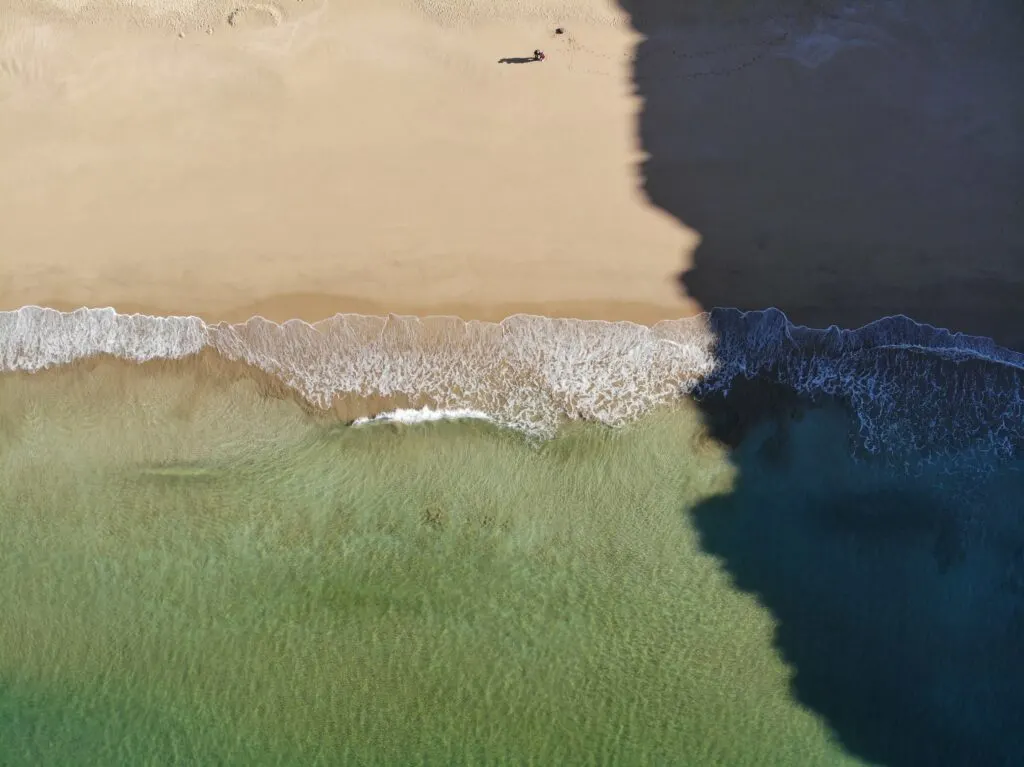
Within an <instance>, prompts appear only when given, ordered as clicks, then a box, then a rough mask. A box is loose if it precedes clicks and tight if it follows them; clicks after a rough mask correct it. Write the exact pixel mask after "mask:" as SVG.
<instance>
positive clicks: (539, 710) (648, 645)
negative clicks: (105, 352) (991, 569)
mask: <svg viewBox="0 0 1024 767" xmlns="http://www.w3.org/2000/svg"><path fill="white" fill-rule="evenodd" d="M0 402H2V403H3V415H2V418H0V476H2V479H3V481H2V482H0V531H2V532H0V541H2V547H3V552H4V556H3V559H2V567H0V593H3V594H5V595H7V598H6V600H5V619H4V620H3V621H0V753H2V754H5V755H7V756H5V757H4V758H5V760H6V761H4V763H10V764H33V765H44V764H54V765H58V764H59V765H66V764H104V765H113V764H131V765H143V764H154V765H157V764H159V765H162V764H239V765H258V764H332V765H333V764H386V765H402V764H444V765H455V764H467V765H468V764H537V765H555V764H559V765H561V764H565V765H570V764H631V765H633V764H635V765H641V764H659V765H667V764H683V765H686V764H700V765H759V766H760V765H826V764H828V765H833V764H834V765H838V764H859V763H862V762H859V761H857V760H856V759H855V758H854V757H853V756H850V755H849V753H848V751H847V750H846V749H844V748H843V747H842V746H841V745H840V744H839V743H838V742H836V741H835V740H834V739H833V737H832V735H831V734H830V730H829V727H828V726H827V725H826V724H825V723H824V721H823V719H822V718H821V717H819V715H818V714H817V713H816V712H814V711H812V710H809V709H808V708H806V707H805V706H804V705H802V704H801V703H800V702H798V701H797V700H796V697H797V696H795V695H794V692H793V688H792V685H791V677H792V673H793V672H792V670H791V669H790V667H789V666H787V663H786V662H784V660H783V658H782V654H783V653H780V652H779V651H778V650H777V649H776V646H775V642H776V627H777V617H775V616H773V612H772V610H770V609H769V607H768V606H766V605H765V604H763V603H762V601H763V600H762V599H760V598H759V597H758V596H757V595H755V594H752V593H748V591H743V590H740V589H739V588H737V587H736V585H734V577H735V576H734V575H733V574H730V572H729V571H727V569H726V567H725V564H726V562H725V560H727V559H728V555H727V554H723V557H724V559H723V558H720V557H719V556H715V554H714V553H709V549H710V550H711V551H712V552H713V551H714V548H715V547H714V546H713V545H712V546H709V538H708V536H709V535H710V536H711V539H710V540H711V543H714V532H713V531H714V530H715V529H716V528H715V525H714V524H712V525H711V527H708V526H707V525H706V524H705V525H699V524H698V523H697V521H696V520H697V513H699V514H701V515H707V514H718V515H719V519H720V521H721V523H722V524H724V525H726V527H729V526H730V525H732V527H731V528H730V529H733V530H734V532H733V533H732V534H733V535H743V534H744V533H737V532H736V530H738V529H740V528H736V526H735V524H736V517H735V515H736V514H737V513H740V512H737V510H736V507H735V505H734V502H733V501H727V500H725V499H730V498H736V497H741V498H743V499H744V500H743V501H742V503H745V504H747V506H746V507H745V508H747V509H748V510H749V509H755V508H756V507H757V506H758V505H759V504H763V505H770V504H771V503H772V500H771V499H772V498H773V497H778V493H776V490H779V492H781V490H780V489H779V488H775V489H773V487H772V482H773V481H774V482H778V483H781V485H780V487H782V486H787V483H791V482H792V481H794V480H793V479H792V478H793V477H804V478H805V486H804V490H803V491H802V492H803V497H811V496H813V494H814V493H815V492H819V491H824V490H825V489H827V488H831V489H835V488H836V487H838V486H843V483H846V484H848V485H850V486H851V487H852V486H856V487H861V488H863V487H865V486H867V485H866V483H870V481H872V480H871V479H870V477H869V476H868V474H866V473H864V472H867V470H866V469H855V468H854V467H853V466H852V464H850V463H849V461H848V459H847V458H846V454H845V452H844V451H845V442H844V439H843V438H842V435H843V429H844V428H845V425H843V424H840V423H838V422H837V421H836V419H835V417H834V416H831V415H829V414H827V413H820V414H812V415H811V416H808V417H807V418H805V419H804V420H803V421H801V422H800V423H798V424H795V425H794V428H793V433H792V435H791V437H790V444H789V445H788V447H787V448H786V451H787V453H786V455H787V457H786V459H785V467H784V468H779V466H780V464H779V463H778V458H777V456H776V457H774V458H773V457H772V455H770V454H766V453H765V452H764V451H765V449H766V448H765V447H764V446H763V445H762V447H761V448H758V450H760V452H756V451H755V452H756V454H757V455H759V456H762V457H763V458H764V461H765V466H768V467H771V466H775V467H776V468H775V469H770V468H769V469H766V472H769V473H766V475H765V477H763V478H762V480H761V481H759V483H758V487H759V488H761V489H760V490H759V491H757V492H756V493H754V494H753V495H750V494H747V495H742V494H740V496H737V493H738V488H737V486H736V483H737V481H738V479H737V469H736V467H735V466H734V462H733V461H731V460H730V459H729V457H728V456H727V455H726V454H725V453H724V452H723V450H722V449H721V448H720V447H718V446H717V444H716V443H713V442H711V441H710V440H708V439H706V438H705V437H704V436H703V433H702V428H701V425H700V423H701V421H700V418H699V416H698V414H697V413H696V411H695V409H694V408H692V407H689V406H684V407H680V408H678V409H676V410H674V411H664V412H660V413H656V414H653V415H652V416H650V417H648V418H646V419H645V420H643V421H641V422H639V423H637V424H635V425H633V426H631V427H628V428H625V429H622V430H617V431H611V430H608V429H605V428H601V427H595V426H579V427H575V428H570V429H568V430H566V432H565V433H564V434H563V435H562V436H561V437H560V438H558V439H556V440H554V441H552V442H548V443H545V444H543V445H540V446H538V445H532V444H530V443H529V442H528V441H527V440H525V439H524V438H523V437H521V436H520V435H518V434H516V433H512V432H506V431H501V430H498V429H496V428H493V427H491V426H489V425H487V424H481V423H439V424H426V425H420V426H415V427H401V426H392V425H371V426H368V427H360V428H346V427H343V426H340V425H337V424H330V423H323V422H317V421H314V420H313V419H311V418H310V417H308V416H307V415H305V414H303V413H302V411H301V410H300V409H299V408H298V407H296V406H295V405H294V404H292V403H289V402H285V401H279V400H273V399H263V398H261V397H260V396H259V395H258V393H257V392H256V390H255V388H254V387H252V386H250V385H249V384H245V383H236V384H233V385H231V386H229V387H226V386H221V387H219V388H213V387H211V386H210V385H209V384H207V383H206V382H203V381H202V380H201V379H199V378H196V377H194V376H190V375H188V374H187V373H182V374H181V375H171V374H161V375H158V376H145V375H142V374H131V375H128V376H127V377H125V376H124V374H123V370H121V369H120V368H118V366H115V365H111V366H110V369H109V370H104V369H102V368H101V369H99V370H98V371H94V372H93V373H92V374H90V375H88V376H84V375H75V374H71V373H69V374H67V375H61V374H59V373H54V374H46V375H43V376H38V377H35V378H32V377H18V378H15V377H8V378H4V379H0ZM769 447H770V445H769ZM811 465H813V466H814V467H816V468H815V469H814V470H813V471H808V470H807V469H808V467H809V466H811ZM771 471H774V472H775V474H774V475H770V473H771ZM857 471H860V472H861V473H860V474H857V473H856V472H857ZM772 476H774V479H772ZM872 476H873V475H872ZM879 481H881V480H879ZM773 493H775V495H773ZM716 498H717V499H718V501H716V500H715V499H716ZM716 503H721V504H724V505H723V506H722V508H718V509H716V506H715V504H716ZM730 504H732V505H730ZM697 509H701V511H699V512H696V511H695V510H697ZM743 513H749V512H743ZM730 515H731V516H730ZM730 520H732V521H730ZM745 525H747V523H746V522H743V523H742V524H741V527H743V526H745ZM745 529H746V530H747V531H748V532H747V533H746V534H748V535H750V534H754V535H760V536H762V537H765V538H769V539H770V538H771V535H772V533H771V532H770V530H767V529H766V528H763V527H762V528H758V527H757V526H746V528H745ZM772 529H774V528H772ZM792 540H797V538H793V539H792ZM808 540H809V539H808ZM844 540H845V539H844ZM854 545H855V544H852V543H850V544H848V543H839V544H836V546H838V547H839V548H834V549H832V550H828V549H826V550H825V551H826V552H827V554H828V556H838V554H837V553H836V552H840V551H841V552H845V553H846V554H847V555H849V556H861V554H863V551H861V550H859V549H858V550H857V551H860V554H858V553H857V551H855V550H854V549H853V548H850V547H851V546H854ZM856 545H861V544H856ZM900 545H901V546H903V547H904V552H903V554H901V555H900V557H901V558H902V557H904V555H905V554H906V552H909V554H908V555H907V556H910V557H911V559H909V560H906V561H908V562H910V563H911V564H908V565H907V567H908V568H909V567H911V565H914V564H915V563H916V564H921V562H923V561H924V560H925V558H926V557H927V556H930V553H929V552H930V546H931V544H930V543H928V542H925V543H922V544H920V545H918V543H917V542H915V541H913V540H911V541H909V542H908V541H906V540H904V541H903V542H902V543H900ZM783 554H784V552H783V551H782V549H779V550H778V551H776V552H775V553H774V554H768V555H765V556H766V558H762V560H757V558H756V557H755V558H754V559H753V560H752V561H753V562H754V564H755V565H756V564H757V562H758V561H759V562H760V566H762V567H767V568H768V569H773V568H774V564H773V563H775V564H778V565H779V568H778V570H779V572H780V573H781V574H782V575H781V576H780V577H782V578H785V577H786V573H787V572H789V573H790V575H792V572H791V571H792V566H787V565H786V561H785V560H784V559H783ZM871 556H875V557H876V558H877V557H881V558H882V559H885V557H887V556H889V555H888V554H886V553H885V551H883V552H882V553H881V554H878V553H877V552H876V553H875V554H872V555H871ZM914 558H916V559H914ZM890 559H891V560H892V561H896V559H895V558H893V557H890ZM918 560H921V562H919V561H918ZM872 561H874V560H872ZM886 561H889V560H886ZM901 561H903V560H902V559H901ZM876 564H877V563H876ZM787 567H789V569H788V570H787ZM921 567H922V570H921V571H922V572H924V573H926V575H924V576H921V578H920V579H918V580H920V581H921V582H922V583H925V585H928V586H929V587H934V583H933V579H934V578H936V577H938V576H936V575H934V568H933V567H932V568H931V569H929V567H928V566H927V565H926V564H921ZM915 577H916V576H915ZM794 578H795V580H797V581H799V580H800V578H799V576H794ZM922 579H923V580H922ZM949 583H950V584H951V585H949V586H948V588H949V589H954V590H955V589H956V588H958V586H956V582H955V581H950V582H949ZM740 585H741V586H744V588H746V589H748V590H749V591H753V592H756V591H757V589H756V588H754V589H751V588H750V587H749V585H747V584H743V583H741V584H740ZM918 585H920V584H918ZM943 588H947V587H943ZM819 596H822V595H819ZM954 597H955V595H954ZM954 597H951V596H950V595H949V594H945V592H943V596H942V598H943V599H948V598H954ZM769 601H770V600H769ZM954 601H955V600H954ZM922 609H924V608H922ZM854 613H856V611H854ZM927 615H930V613H927ZM927 615H925V617H924V618H921V616H917V618H916V619H917V620H926V621H927ZM948 622H950V623H952V624H955V623H956V620H955V619H952V618H951V619H948ZM975 649H976V648H975Z"/></svg>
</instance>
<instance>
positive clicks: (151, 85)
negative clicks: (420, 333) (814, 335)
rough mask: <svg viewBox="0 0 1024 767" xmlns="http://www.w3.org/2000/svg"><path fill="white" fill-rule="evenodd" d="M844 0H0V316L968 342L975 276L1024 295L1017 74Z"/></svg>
mask: <svg viewBox="0 0 1024 767" xmlns="http://www.w3.org/2000/svg"><path fill="white" fill-rule="evenodd" d="M993 1H994V0H993ZM851 5H853V6H857V5H865V3H847V4H841V3H835V2H827V1H825V0H820V1H819V2H811V3H809V2H798V1H797V0H792V2H783V1H782V0H777V1H776V2H774V3H769V4H766V3H760V4H758V3H753V4H751V3H741V2H719V3H711V2H705V1H704V0H691V2H683V0H680V1H679V2H669V1H668V0H661V1H660V2H658V1H656V0H655V1H652V2H642V1H641V0H622V1H621V2H617V1H616V0H515V1H512V0H507V1H506V0H346V2H340V0H277V1H276V2H269V3H248V2H244V1H243V0H88V1H87V0H14V2H13V3H12V2H7V3H4V4H3V7H2V8H0V261H2V268H0V308H3V309H13V308H17V307H19V306H22V305H27V304H40V305H49V306H54V307H57V308H65V309H66V308H74V307H77V306H81V305H88V306H108V305H112V306H114V307H115V308H117V309H118V310H120V311H142V312H147V313H154V314H157V313H159V314H198V315H200V316H202V317H204V318H206V319H210V320H225V319H226V320H242V319H245V318H247V317H248V316H251V315H252V314H262V315H264V316H267V317H269V318H271V319H276V320H284V319H287V318H290V317H299V318H303V319H307V320H316V319H319V318H322V317H325V316H329V315H332V314H334V313H335V312H338V311H355V312H364V313H385V312H399V313H415V314H428V313H458V314H460V315H462V316H465V317H467V318H469V317H474V318H480V319H500V318H501V317H504V316H507V315H508V314H512V313H515V312H520V311H525V312H531V313H544V314H550V315H555V316H579V317H587V318H606V319H632V320H636V321H641V322H651V321H654V320H657V319H660V318H667V317H679V316H684V315H688V314H691V313H694V312H697V311H700V310H701V309H702V308H705V307H710V306H711V305H723V304H726V305H736V306H740V307H741V308H763V307H765V306H769V305H777V306H780V307H782V308H784V309H786V310H787V311H788V312H790V313H791V315H793V316H795V317H796V319H798V320H801V321H807V322H813V323H824V322H826V321H839V322H842V323H844V324H849V323H851V322H854V321H867V320H869V319H873V318H874V317H877V316H881V315H882V314H886V313H893V312H895V311H906V312H907V313H910V314H912V315H915V316H918V317H920V318H921V319H925V320H931V321H937V322H940V323H943V322H944V323H946V324H950V325H956V324H957V323H958V321H959V319H960V318H962V319H963V320H964V321H963V322H962V323H960V324H962V325H963V328H958V329H966V330H982V331H991V327H990V326H994V325H995V324H996V323H997V321H998V317H996V315H995V314H993V313H992V311H990V307H991V301H989V303H988V304H986V303H985V302H986V300H988V299H985V298H984V296H982V295H981V293H982V292H984V291H983V290H981V288H979V287H978V286H983V285H985V284H991V285H996V286H997V287H998V288H999V289H1001V290H1002V293H1001V294H1000V296H1001V298H1000V301H1001V303H1000V305H999V307H997V308H998V309H999V311H1000V312H1004V313H1005V311H1006V308H1007V307H1008V306H1009V305H1010V304H1014V305H1016V299H1017V298H1018V296H1017V292H1020V291H1017V289H1016V287H1014V286H1018V287H1019V286H1024V266H1022V263H1024V259H1021V258H1018V256H1019V254H1020V253H1021V250H1020V248H1021V246H1022V244H1024V224H1022V223H1020V222H1021V221H1024V216H1018V214H1019V213H1020V212H1021V210H1022V207H1021V204H1020V201H1019V200H1018V198H1017V195H1018V193H1019V191H1020V189H1021V188H1022V186H1021V183H1020V173H1019V171H1020V169H1021V168H1022V167H1024V163H1022V162H1021V151H1020V137H1019V134H1016V133H1014V131H1013V128H1014V126H1016V125H1019V124H1020V123H1021V122H1022V121H1021V120H1020V115H1021V107H1020V100H1019V98H1017V97H1015V96H1014V95H1013V93H1014V88H1013V87H1012V78H1011V75H1008V74H1006V72H1007V71H1008V70H1006V69H1005V68H999V67H998V66H997V64H986V62H988V59H984V57H982V58H981V59H979V58H978V57H977V56H975V55H974V53H971V54H970V55H971V56H974V58H969V57H968V53H969V52H970V51H968V49H969V47H970V43H971V41H970V40H968V41H967V42H964V43H963V44H962V45H960V47H957V48H956V49H955V50H953V49H949V50H947V49H945V48H941V46H937V45H936V43H935V40H936V39H939V38H942V35H944V34H945V35H947V36H948V30H939V31H936V29H929V30H925V31H922V29H923V27H922V26H921V25H916V26H915V25H911V24H907V23H903V22H900V21H899V20H898V19H896V20H894V18H895V17H892V16H891V14H890V17H888V18H887V20H886V19H883V20H881V21H879V19H880V18H881V17H880V16H878V14H875V15H874V16H871V18H866V17H865V18H863V19H862V18H860V17H858V18H856V19H853V21H849V20H847V21H844V18H846V17H843V16H842V13H841V11H842V8H843V7H845V6H851ZM867 5H872V4H870V3H868V4H867ZM876 5H877V4H876ZM889 5H893V4H889ZM755 6H756V7H757V10H756V12H754V11H751V9H752V8H754V7H755ZM773 9H774V10H773ZM944 18H945V20H946V21H947V22H949V19H950V18H951V17H949V15H948V14H947V16H946V17H944ZM848 21H849V23H847V22H848ZM868 22H870V23H868ZM843 24H845V25H846V26H843ZM850 24H853V27H851V26H850ZM829 25H831V26H829ZM837 25H838V26H837ZM858 25H859V26H858ZM557 26H561V27H563V28H564V29H565V31H566V33H565V34H562V35H556V34H555V33H554V30H555V28H556V27H557ZM951 28H955V29H963V28H965V24H963V23H959V24H954V25H952V27H951ZM851 29H853V30H854V31H853V32H851V31H850V30H851ZM857 30H860V31H857ZM839 38H842V39H843V40H844V41H846V42H845V43H844V45H843V46H840V47H841V48H842V50H841V51H840V52H838V53H837V52H836V51H834V50H832V49H831V48H830V47H829V46H830V45H831V42H829V41H832V42H835V40H837V39H839ZM851 40H852V42H850V41H851ZM823 41H824V42H823ZM1011 42H1012V41H1011ZM538 47H539V48H542V49H544V50H545V51H546V52H547V54H548V58H547V60H546V61H545V62H543V63H528V64H513V63H508V64H503V63H499V59H501V58H505V57H511V58H515V57H525V56H529V55H530V53H531V52H532V51H533V49H534V48H538ZM977 47H979V48H980V49H983V50H985V51H991V50H993V48H992V46H987V47H986V46H977ZM832 48H835V46H832ZM826 49H827V50H826ZM1004 49H1005V50H1004ZM823 50H824V51H825V52H824V53H822V51H823ZM950 50H953V53H950V52H949V51H950ZM999 50H1000V51H1003V52H1008V53H1006V56H1009V57H1011V58H1013V56H1014V55H1015V54H1014V53H1013V50H1014V48H1013V45H1010V44H1007V45H1005V46H1003V48H1000V49H999ZM965 51H968V53H965ZM975 53H976V52H975ZM1000 55H1002V54H1000ZM943 56H945V57H946V58H945V60H946V61H947V68H946V70H947V72H957V73H960V74H958V75H957V77H959V81H957V82H953V81H952V80H950V81H949V82H947V81H946V80H942V79H941V78H937V77H935V76H931V75H927V76H926V75H925V74H924V71H925V70H924V67H925V66H926V64H927V62H928V61H930V60H931V59H936V60H938V59H942V57H943ZM929 57H930V58H929ZM957 57H960V58H957ZM965 57H967V58H965ZM989 58H992V57H991V56H990V57H989ZM1004 58H1005V57H1004ZM1018 58H1019V57H1018ZM968 60H969V61H970V62H977V61H981V62H982V63H981V64H977V65H976V66H974V68H973V69H971V68H970V67H963V66H960V62H961V61H968ZM992 60H993V61H995V59H992ZM1015 60H1016V59H1015ZM949 62H952V63H949ZM986 66H988V68H987V69H986ZM947 79H948V78H947ZM979 84H985V85H984V87H981V86H980V85H979ZM979 89H980V90H979ZM982 91H983V92H982ZM1022 92H1024V89H1022ZM837 93H838V94H849V97H845V96H844V97H841V98H840V97H836V94H837ZM947 93H952V94H954V96H950V97H948V98H947V97H946V96H944V95H943V94H947ZM972 93H973V94H975V96H972V95H971V94H972ZM979 94H980V95H979ZM972 99H973V101H972ZM1014 99H1016V100H1014ZM980 102H984V103H983V104H982V106H983V107H984V109H983V108H982V107H979V106H978V103H980ZM908 103H909V104H911V106H910V107H907V106H906V104H908ZM992 104H996V105H997V106H999V109H1001V110H1002V111H1001V112H999V113H998V114H996V115H995V116H994V117H993V116H992V115H991V114H989V112H990V111H991V110H989V112H986V111H985V109H988V106H990V105H992ZM929 110H930V111H929ZM997 111H998V110H997ZM861 119H863V124H860V123H859V122H858V121H859V120H861ZM908 120H910V122H908ZM1014 120H1016V121H1017V122H1014ZM946 125H948V126H952V127H949V128H948V129H947V128H945V127H942V126H946ZM900 126H902V127H900ZM907 126H909V127H907ZM922 126H932V127H931V128H929V129H928V130H924V128H923V127H922ZM936 126H938V127H936ZM879 135H886V136H890V137H895V138H892V140H891V141H888V143H886V142H885V141H881V140H879V139H877V136H879ZM865 137H868V138H865ZM871 137H875V138H871ZM833 140H834V142H835V145H834V146H833V145H832V144H830V143H829V142H830V141H833ZM851 147H852V148H853V150H854V151H852V152H851V151H850V150H851ZM865 147H870V149H871V152H872V153H871V154H870V162H864V158H865V157H867V156H868V155H866V154H865V152H866V150H865ZM942 157H950V158H958V159H956V161H955V162H950V163H949V169H948V172H943V173H939V172H932V169H933V168H934V167H935V166H936V158H942ZM645 161H646V162H645ZM939 164H940V165H943V167H944V166H945V163H944V162H940V163H939ZM891 168H901V170H900V171H899V172H898V173H894V174H893V175H892V177H891V178H888V177H887V175H886V172H884V171H885V169H891ZM858 169H860V171H858ZM879 179H881V181H880V180H879ZM908 179H909V180H908ZM935 189H945V190H946V192H947V193H945V194H944V195H943V194H940V195H937V196H936V195H932V194H931V193H932V192H933V191H934V190H935ZM890 198H891V199H890ZM893 201H895V202H898V203H899V204H898V205H896V207H893V205H892V204H891V203H892V202H893ZM886 211H887V212H886ZM1018 219H1019V220H1018ZM979 236H981V238H982V240H983V244H984V247H985V248H986V251H985V252H986V253H989V254H990V255H989V256H987V257H986V258H985V259H983V260H984V261H985V263H984V264H982V265H981V266H980V268H979V264H978V262H977V260H974V261H971V259H970V258H967V257H966V256H965V254H966V253H967V252H968V249H969V247H970V244H971V243H972V242H976V241H977V238H978V237H979ZM702 241H703V244H702ZM927 273H931V274H933V275H938V277H935V278H934V279H932V280H931V282H929V281H928V279H925V278H923V277H922V275H925V274H927ZM681 274H683V275H689V277H685V276H684V277H683V280H682V283H681V282H680V275H681ZM979 275H980V276H979ZM961 280H966V281H967V282H969V283H970V285H971V286H972V287H971V288H970V290H969V291H966V292H964V291H959V292H958V289H957V287H956V286H957V284H958V283H959V282H960V281H961ZM972 280H973V282H972ZM939 283H941V284H939ZM975 283H977V284H975ZM917 284H920V285H923V286H924V287H923V288H922V289H921V290H918V289H917V288H915V285H917ZM687 290H688V291H689V296H690V297H687V294H686V292H685V291H687ZM937 291H938V292H937ZM1015 291H1016V292H1015ZM1004 294H1005V295H1004ZM965 295H966V296H967V297H964V296H965ZM928 296H933V297H934V301H931V302H930V301H929V300H928V298H927V297H928ZM939 298H941V299H942V302H943V303H941V304H939V303H937V302H938V301H939ZM830 307H831V309H830ZM936 307H939V308H940V309H941V308H942V307H947V308H948V307H953V308H952V309H951V310H950V311H948V312H945V313H943V311H938V310H936ZM833 310H834V311H833ZM933 310H935V311H933ZM993 311H994V310H993ZM986 312H987V313H986Z"/></svg>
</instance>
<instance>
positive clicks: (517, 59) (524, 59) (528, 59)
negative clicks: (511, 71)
mask: <svg viewBox="0 0 1024 767" xmlns="http://www.w3.org/2000/svg"><path fill="white" fill-rule="evenodd" d="M498 63H499V64H534V63H538V64H539V63H540V59H538V58H536V57H534V56H511V57H508V58H504V59H498Z"/></svg>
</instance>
